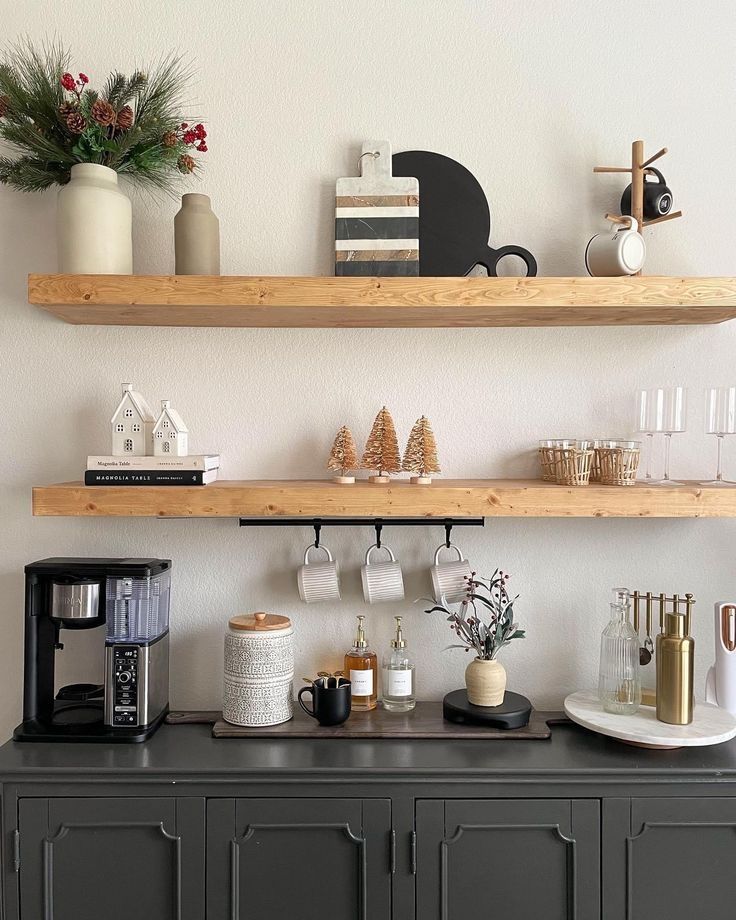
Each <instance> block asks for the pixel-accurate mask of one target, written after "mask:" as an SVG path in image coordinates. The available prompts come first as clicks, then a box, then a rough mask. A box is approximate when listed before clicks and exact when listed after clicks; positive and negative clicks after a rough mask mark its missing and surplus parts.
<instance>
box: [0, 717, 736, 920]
mask: <svg viewBox="0 0 736 920" xmlns="http://www.w3.org/2000/svg"><path fill="white" fill-rule="evenodd" d="M0 783H1V784H2V812H1V814H0V820H1V825H0V829H1V831H2V833H1V835H0V861H1V866H0V868H1V872H0V880H1V881H2V892H1V898H2V905H1V909H0V918H1V920H276V918H278V920H280V918H284V920H287V918H288V920H292V918H293V920H526V918H527V917H529V918H537V917H540V918H544V920H686V918H687V920H692V918H693V917H696V918H702V920H726V918H728V920H732V917H733V916H734V913H735V911H736V908H735V907H734V903H736V895H734V892H733V884H732V882H731V877H732V874H733V866H734V865H736V740H734V741H733V742H729V743H727V744H722V745H718V746H715V747H712V748H706V749H683V750H680V751H648V750H644V749H639V748H633V747H628V746H625V745H620V744H615V743H614V742H612V741H610V740H607V739H602V738H598V737H596V736H595V735H593V734H591V733H587V732H585V731H584V730H583V729H580V728H577V727H574V726H571V725H555V726H554V727H553V730H552V737H551V738H550V739H549V741H544V742H532V741H512V740H508V741H503V742H500V741H493V742H484V741H462V742H460V741H456V740H447V739H437V740H421V741H420V740H417V741H414V740H411V739H402V740H390V741H388V740H385V739H380V740H372V739H365V740H364V739H353V740H327V739H322V740H314V739H294V740H288V741H287V740H284V739H278V738H272V737H268V736H266V735H264V737H263V738H256V739H248V740H247V741H238V740H221V739H213V738H212V737H211V729H210V726H209V725H179V726H169V725H166V726H163V727H162V728H161V729H160V730H159V731H158V732H157V733H156V735H155V736H154V737H153V738H152V739H151V740H150V741H149V742H147V743H146V744H141V745H117V746H116V745H105V744H97V745H92V744H81V745H72V744H56V745H54V744H14V743H10V744H6V745H5V746H3V747H2V749H1V750H0Z"/></svg>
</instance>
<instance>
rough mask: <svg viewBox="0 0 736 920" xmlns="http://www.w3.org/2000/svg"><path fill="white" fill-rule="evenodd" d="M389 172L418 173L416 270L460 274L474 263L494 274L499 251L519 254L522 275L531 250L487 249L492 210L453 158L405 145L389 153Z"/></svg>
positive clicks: (531, 263)
mask: <svg viewBox="0 0 736 920" xmlns="http://www.w3.org/2000/svg"><path fill="white" fill-rule="evenodd" d="M392 167H393V175H394V176H415V177H416V178H417V179H419V274H420V275H432V276H435V277H461V276H463V275H467V274H468V273H469V272H471V271H472V270H473V269H474V268H475V266H476V265H483V266H485V268H486V269H487V270H488V274H489V275H492V276H495V275H496V274H497V271H496V268H497V266H498V263H499V261H500V260H501V259H502V258H503V257H504V256H512V255H513V256H519V258H521V259H523V261H524V262H525V264H526V269H527V276H528V277H531V276H533V275H536V274H537V262H536V260H535V258H534V256H533V255H532V254H531V253H530V252H529V251H528V250H526V249H522V248H521V247H520V246H503V247H501V249H491V247H490V246H489V245H488V240H489V237H490V234H491V211H490V208H489V207H488V201H487V199H486V196H485V193H484V191H483V188H482V186H481V184H480V182H478V180H477V179H476V178H475V176H474V175H473V174H472V173H471V172H470V170H469V169H466V168H465V167H464V166H463V165H462V164H461V163H458V162H457V160H453V159H451V158H450V157H446V156H444V155H443V154H441V153H432V152H431V151H429V150H405V151H404V152H403V153H395V154H394V155H393V158H392Z"/></svg>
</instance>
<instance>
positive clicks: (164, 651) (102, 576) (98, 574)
mask: <svg viewBox="0 0 736 920" xmlns="http://www.w3.org/2000/svg"><path fill="white" fill-rule="evenodd" d="M25 573H26V608H25V656H24V694H23V722H22V723H21V724H20V725H19V726H18V727H17V728H16V730H15V732H14V734H13V737H14V738H15V740H16V741H108V742H109V741H144V740H145V739H146V738H149V737H150V736H151V735H152V734H153V732H154V731H155V730H156V729H157V728H158V726H159V725H160V724H161V722H162V721H163V719H164V718H165V716H166V713H167V712H168V708H169V703H168V699H169V597H170V591H171V561H170V560H168V559H64V558H59V559H43V560H41V561H40V562H33V563H31V564H30V565H27V566H26V569H25ZM103 627H104V632H103V629H102V628H103ZM93 629H100V640H101V641H100V645H99V648H100V652H99V653H100V660H101V663H102V665H103V668H104V679H103V682H102V683H101V684H98V683H74V684H67V685H66V686H63V687H61V688H59V690H58V691H57V690H56V689H55V686H56V685H55V673H56V653H57V651H59V650H61V649H63V648H64V641H63V640H65V639H67V638H69V637H67V636H65V632H66V631H75V630H93ZM103 637H104V641H103Z"/></svg>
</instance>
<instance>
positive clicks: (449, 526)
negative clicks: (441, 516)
mask: <svg viewBox="0 0 736 920" xmlns="http://www.w3.org/2000/svg"><path fill="white" fill-rule="evenodd" d="M451 534H452V522H451V521H445V546H446V547H447V548H448V549H449V548H450V546H451V545H452V544H451V542H450V535H451Z"/></svg>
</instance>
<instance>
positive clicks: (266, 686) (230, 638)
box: [222, 613, 294, 726]
mask: <svg viewBox="0 0 736 920" xmlns="http://www.w3.org/2000/svg"><path fill="white" fill-rule="evenodd" d="M292 637H293V629H292V626H291V620H290V619H289V618H288V617H284V616H279V615H277V614H274V613H256V614H247V615H244V616H235V617H232V618H231V619H230V621H229V623H228V629H227V632H226V633H225V666H224V680H223V698H222V717H223V719H225V721H226V722H231V723H232V724H233V725H250V726H258V725H279V724H281V723H282V722H288V721H289V719H291V718H292V716H293V715H294V704H293V695H294V694H293V683H294V648H293V638H292Z"/></svg>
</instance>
